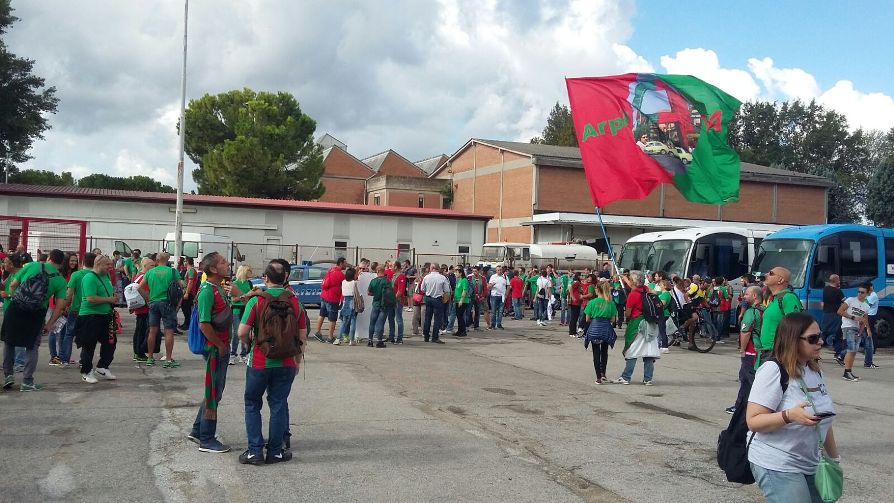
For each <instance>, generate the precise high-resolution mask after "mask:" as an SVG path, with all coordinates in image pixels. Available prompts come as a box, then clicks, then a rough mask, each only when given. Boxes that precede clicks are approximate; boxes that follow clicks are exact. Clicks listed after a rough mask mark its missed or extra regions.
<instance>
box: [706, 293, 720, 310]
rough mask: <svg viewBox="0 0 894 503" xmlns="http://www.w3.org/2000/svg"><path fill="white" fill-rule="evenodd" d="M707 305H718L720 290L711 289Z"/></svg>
mask: <svg viewBox="0 0 894 503" xmlns="http://www.w3.org/2000/svg"><path fill="white" fill-rule="evenodd" d="M708 305H709V306H711V307H718V306H720V292H719V291H718V290H717V289H714V290H713V291H711V300H709V301H708Z"/></svg>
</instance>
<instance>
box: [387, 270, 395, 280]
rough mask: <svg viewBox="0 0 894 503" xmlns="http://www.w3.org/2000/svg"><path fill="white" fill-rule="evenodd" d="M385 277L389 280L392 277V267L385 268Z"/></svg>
mask: <svg viewBox="0 0 894 503" xmlns="http://www.w3.org/2000/svg"><path fill="white" fill-rule="evenodd" d="M385 277H386V278H388V279H389V280H393V279H394V269H385Z"/></svg>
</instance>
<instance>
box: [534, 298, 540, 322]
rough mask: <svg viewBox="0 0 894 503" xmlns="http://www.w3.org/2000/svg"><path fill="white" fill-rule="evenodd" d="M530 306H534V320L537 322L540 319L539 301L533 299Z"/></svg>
mask: <svg viewBox="0 0 894 503" xmlns="http://www.w3.org/2000/svg"><path fill="white" fill-rule="evenodd" d="M532 304H534V319H535V320H539V319H540V299H537V298H535V299H534V300H533V301H532Z"/></svg>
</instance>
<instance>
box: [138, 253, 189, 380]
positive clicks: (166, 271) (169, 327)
mask: <svg viewBox="0 0 894 503" xmlns="http://www.w3.org/2000/svg"><path fill="white" fill-rule="evenodd" d="M170 258H171V256H170V255H169V254H168V253H166V252H161V253H159V254H158V255H157V256H156V257H155V263H156V264H158V265H157V266H155V267H153V268H152V269H149V270H148V271H146V274H144V275H143V281H141V282H140V293H141V294H142V295H143V298H145V299H146V301H147V303H148V304H149V337H148V338H147V340H146V346H147V347H148V348H149V358H147V359H146V366H147V367H151V366H153V365H155V353H153V352H152V351H153V350H154V349H155V339H156V338H157V337H158V331H159V330H160V329H161V324H162V322H164V334H165V363H164V366H165V368H177V367H179V366H180V363H179V362H177V360H174V359H173V357H172V353H173V352H174V329H175V328H177V308H178V307H179V302H178V303H177V305H173V304H171V303H170V302H169V301H168V288H169V287H170V285H171V283H173V282H174V281H180V275H179V274H177V271H176V270H175V269H174V268H173V267H170V266H168V265H167V264H168V260H169V259H170Z"/></svg>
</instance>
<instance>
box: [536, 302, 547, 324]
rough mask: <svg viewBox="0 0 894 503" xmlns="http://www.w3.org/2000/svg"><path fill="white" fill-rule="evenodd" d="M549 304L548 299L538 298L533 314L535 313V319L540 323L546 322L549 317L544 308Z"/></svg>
mask: <svg viewBox="0 0 894 503" xmlns="http://www.w3.org/2000/svg"><path fill="white" fill-rule="evenodd" d="M548 303H549V299H548V298H546V297H542V298H538V299H537V305H536V309H535V312H536V313H537V319H538V320H540V321H546V319H547V318H548V317H549V313H548V312H547V310H546V306H547V304H548Z"/></svg>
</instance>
